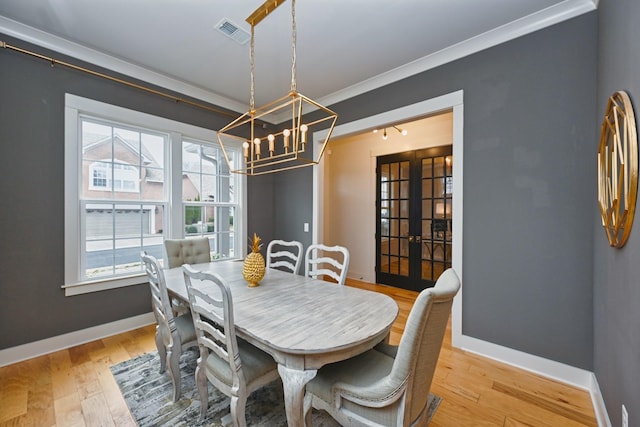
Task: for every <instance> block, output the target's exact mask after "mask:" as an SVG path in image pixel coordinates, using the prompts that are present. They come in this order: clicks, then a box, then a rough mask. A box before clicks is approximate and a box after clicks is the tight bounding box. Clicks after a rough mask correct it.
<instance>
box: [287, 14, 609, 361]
mask: <svg viewBox="0 0 640 427" xmlns="http://www.w3.org/2000/svg"><path fill="white" fill-rule="evenodd" d="M596 37H597V14H596V13H590V14H587V15H583V16H580V17H578V18H575V19H573V20H571V21H568V22H564V23H561V24H559V25H556V26H553V27H550V28H547V29H544V30H541V31H538V32H536V33H534V34H530V35H527V36H524V37H521V38H519V39H516V40H513V41H510V42H508V43H504V44H502V45H499V46H496V47H493V48H491V49H487V50H485V51H482V52H479V53H477V54H474V55H471V56H469V57H466V58H463V59H461V60H458V61H455V62H453V63H450V64H447V65H444V66H441V67H439V68H436V69H433V70H430V71H427V72H424V73H422V74H419V75H416V76H414V77H411V78H408V79H405V80H403V81H400V82H397V83H395V84H392V85H389V86H387V87H384V88H380V89H378V90H375V91H372V92H369V93H366V94H363V95H361V96H358V97H356V98H353V99H350V100H347V101H344V102H341V103H338V104H336V105H333V106H331V108H332V109H333V110H334V111H336V112H337V113H338V114H339V122H340V123H347V122H351V121H353V120H357V119H360V118H363V117H368V116H371V115H373V114H377V113H380V112H384V111H389V110H392V109H395V108H398V107H402V106H404V105H410V104H413V103H416V102H420V101H423V100H426V99H430V98H433V97H436V96H439V95H442V94H446V93H450V92H454V91H457V90H460V89H463V90H464V248H463V268H464V284H463V286H464V300H463V332H464V334H466V335H469V336H472V337H476V338H479V339H482V340H486V341H489V342H492V343H496V344H500V345H503V346H506V347H509V348H513V349H516V350H521V351H524V352H527V353H530V354H534V355H538V356H541V357H545V358H548V359H551V360H555V361H559V362H562V363H566V364H568V365H571V366H575V367H578V368H583V369H588V370H591V369H592V368H593V284H592V266H591V261H592V257H593V239H592V237H593V209H594V203H595V202H594V201H595V192H594V185H593V183H594V182H595V161H594V155H593V153H594V152H595V150H596V147H595V144H596V139H597V136H596V128H595V126H594V120H595V118H596V108H595V97H596V65H597V62H596V61H597V59H596V48H595V46H596V42H597V38H596ZM307 179H308V181H307V185H306V186H305V187H300V190H299V193H298V194H297V195H290V198H289V204H284V203H279V204H277V206H276V212H275V213H276V217H278V218H287V216H288V212H289V211H291V210H292V209H301V208H303V205H302V202H303V201H304V200H307V199H308V198H309V197H310V196H309V195H310V193H311V185H312V184H311V177H310V176H309V177H307ZM306 203H309V202H306ZM305 209H306V208H305ZM290 226H291V227H294V230H295V229H297V227H298V226H299V225H298V224H297V223H296V224H293V223H291V224H290ZM277 228H278V227H277ZM278 229H280V228H278ZM352 247H356V246H353V245H352Z"/></svg>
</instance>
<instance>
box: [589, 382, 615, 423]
mask: <svg viewBox="0 0 640 427" xmlns="http://www.w3.org/2000/svg"><path fill="white" fill-rule="evenodd" d="M590 392H591V403H593V410H594V411H595V413H596V420H598V427H611V420H610V418H609V413H608V412H607V407H606V406H605V405H604V399H603V398H602V393H601V392H600V386H599V385H598V380H597V379H596V376H595V375H594V374H592V375H591V388H590Z"/></svg>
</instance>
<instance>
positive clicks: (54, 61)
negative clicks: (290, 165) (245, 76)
mask: <svg viewBox="0 0 640 427" xmlns="http://www.w3.org/2000/svg"><path fill="white" fill-rule="evenodd" d="M0 48H5V49H10V50H14V51H16V52H20V53H24V54H26V55H31V56H34V57H36V58H39V59H44V60H46V61H48V62H50V63H51V66H52V67H53V66H54V65H62V66H65V67H68V68H71V69H73V70H76V71H81V72H83V73H87V74H91V75H92V76H96V77H101V78H103V79H107V80H110V81H112V82H116V83H120V84H123V85H125V86H129V87H132V88H134V89H139V90H143V91H145V92H149V93H152V94H154V95H158V96H162V97H164V98H168V99H171V100H172V101H175V102H182V103H184V104H188V105H191V106H193V107H197V108H202V109H204V110H208V111H212V112H214V113H216V114H221V115H224V116H229V117H233V118H236V117H238V115H236V114H232V113H229V112H228V111H224V110H220V109H218V108H215V107H210V106H208V105H205V104H201V103H199V102H194V101H190V100H188V99H184V98H180V97H178V96H174V95H170V94H168V93H165V92H161V91H159V90H156V89H151V88H149V87H146V86H142V85H139V84H136V83H132V82H129V81H126V80H123V79H119V78H117V77H113V76H110V75H107V74H103V73H99V72H97V71H94V70H90V69H88V68H84V67H80V66H78V65H74V64H70V63H68V62H64V61H60V60H58V59H55V58H52V57H49V56H45V55H42V54H39V53H37V52H33V51H30V50H27V49H23V48H20V47H17V46H12V45H10V44H7V43H6V42H4V41H2V40H0Z"/></svg>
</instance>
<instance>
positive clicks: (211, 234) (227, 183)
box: [182, 140, 237, 259]
mask: <svg viewBox="0 0 640 427" xmlns="http://www.w3.org/2000/svg"><path fill="white" fill-rule="evenodd" d="M234 181H235V180H234V179H233V177H232V176H231V173H230V172H229V168H228V166H227V163H226V161H225V160H224V154H223V153H222V150H221V149H220V148H219V147H212V146H208V145H205V144H202V143H201V142H198V141H192V140H184V141H183V142H182V205H183V218H184V233H185V235H186V236H188V237H198V236H205V237H208V238H209V246H210V248H211V252H212V254H211V255H212V257H213V258H214V259H217V258H228V257H233V256H234V254H235V253H237V252H235V245H234V244H233V242H234V241H235V233H234V227H233V221H234V217H235V198H234V193H235V192H234Z"/></svg>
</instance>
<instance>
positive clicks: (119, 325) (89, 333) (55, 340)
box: [0, 312, 156, 367]
mask: <svg viewBox="0 0 640 427" xmlns="http://www.w3.org/2000/svg"><path fill="white" fill-rule="evenodd" d="M155 322H156V319H155V318H154V317H153V313H151V312H149V313H145V314H140V315H138V316H133V317H129V318H126V319H121V320H116V321H115V322H110V323H105V324H103V325H98V326H93V327H91V328H87V329H81V330H79V331H74V332H69V333H68V334H63V335H58V336H55V337H51V338H46V339H44V340H40V341H35V342H31V343H28V344H23V345H19V346H16V347H10V348H6V349H4V350H0V367H2V366H6V365H11V364H12V363H17V362H21V361H23V360H27V359H32V358H34V357H38V356H42V355H43V354H48V353H52V352H54V351H58V350H63V349H65V348H69V347H73V346H76V345H80V344H84V343H87V342H90V341H95V340H97V339H100V338H104V337H108V336H111V335H116V334H120V333H122V332H126V331H130V330H132V329H137V328H140V327H143V326H147V325H151V324H153V323H155Z"/></svg>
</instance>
